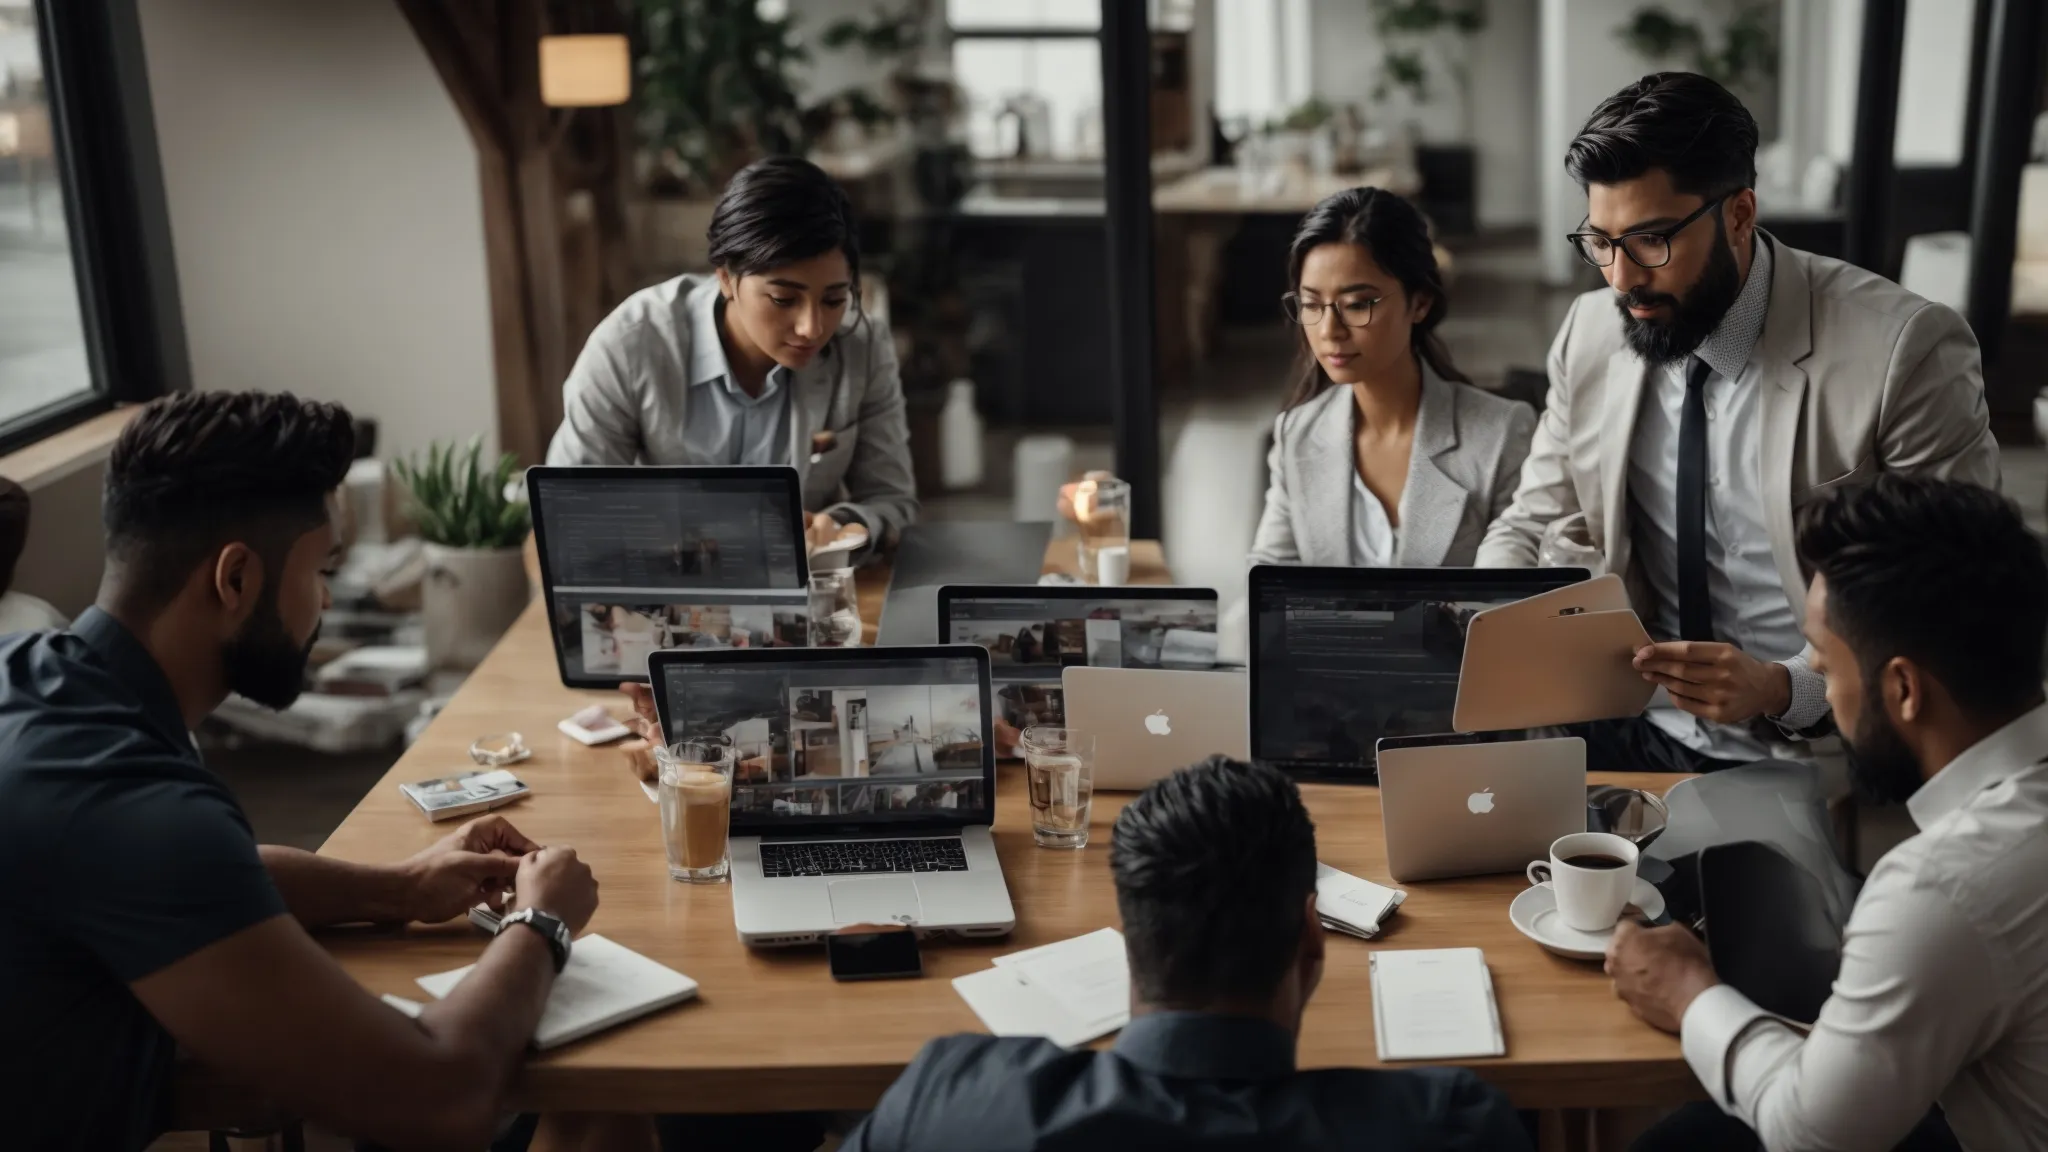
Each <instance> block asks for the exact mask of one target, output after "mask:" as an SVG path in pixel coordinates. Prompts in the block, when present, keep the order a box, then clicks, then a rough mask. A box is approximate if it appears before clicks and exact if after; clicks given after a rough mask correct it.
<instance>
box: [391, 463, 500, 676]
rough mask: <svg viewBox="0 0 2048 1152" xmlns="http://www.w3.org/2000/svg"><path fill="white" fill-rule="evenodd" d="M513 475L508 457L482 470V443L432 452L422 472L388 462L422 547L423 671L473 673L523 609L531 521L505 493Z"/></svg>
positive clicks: (413, 466) (420, 468)
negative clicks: (425, 668) (402, 490)
mask: <svg viewBox="0 0 2048 1152" xmlns="http://www.w3.org/2000/svg"><path fill="white" fill-rule="evenodd" d="M518 467H519V464H518V460H517V459H516V458H515V457H514V456H513V455H512V454H511V453H510V452H507V453H505V454H504V455H502V456H500V457H498V461H497V463H496V465H495V466H491V467H486V466H485V464H484V462H483V437H481V436H475V437H471V438H470V441H469V445H468V447H467V449H463V448H458V447H456V446H454V445H452V444H442V443H438V442H437V443H434V444H431V445H429V446H428V448H427V458H426V462H425V463H424V464H423V463H421V462H420V461H419V459H418V457H416V456H415V457H410V458H408V459H405V460H397V461H393V462H392V465H391V468H392V471H393V473H395V474H396V475H397V477H398V480H399V483H401V484H403V485H404V486H405V489H406V491H407V494H408V496H409V497H410V501H409V505H410V509H409V510H410V513H411V516H412V520H413V523H414V525H415V526H416V527H417V528H418V529H419V534H420V539H421V540H422V541H423V542H424V543H425V545H426V548H425V551H426V564H427V574H426V580H425V586H424V588H423V589H422V590H421V595H420V600H421V604H420V616H421V623H422V624H423V625H424V628H425V631H426V644H427V663H428V666H429V667H433V668H457V669H467V668H474V667H476V665H477V662H478V661H480V660H482V659H483V658H484V656H485V655H486V654H487V653H489V652H490V650H491V647H492V645H494V644H496V643H497V642H498V637H500V636H502V635H504V634H505V629H507V628H509V627H511V626H512V621H513V620H515V619H517V618H518V616H519V613H520V611H521V610H522V609H524V608H525V607H526V601H527V597H528V588H527V583H526V565H525V563H524V554H523V545H524V543H525V540H526V534H527V530H528V528H529V527H530V526H531V523H532V516H531V513H530V511H529V509H528V508H527V506H526V502H525V501H524V500H521V499H519V498H518V497H517V496H515V495H514V494H513V492H512V488H513V477H514V475H515V473H516V472H517V471H518Z"/></svg>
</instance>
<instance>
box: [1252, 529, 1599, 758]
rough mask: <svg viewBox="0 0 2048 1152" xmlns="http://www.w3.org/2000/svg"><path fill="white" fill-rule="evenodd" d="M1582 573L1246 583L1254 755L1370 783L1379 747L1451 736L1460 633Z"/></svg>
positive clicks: (1429, 571) (1273, 573)
mask: <svg viewBox="0 0 2048 1152" xmlns="http://www.w3.org/2000/svg"><path fill="white" fill-rule="evenodd" d="M1584 579H1586V572H1585V570H1584V569H1580V568H1532V569H1508V568H1295V567H1279V566H1265V565H1262V566H1260V567H1257V568H1254V569H1252V574H1251V592H1250V595H1251V610H1252V642H1251V692H1252V723H1251V730H1252V756H1253V758H1254V759H1257V760H1260V761H1264V762H1268V763H1272V764H1274V765H1276V766H1277V767H1280V768H1284V769H1286V770H1288V771H1290V772H1294V773H1296V774H1298V775H1302V776H1308V777H1315V778H1324V779H1348V780H1354V781H1359V782H1363V783H1370V782H1371V781H1372V780H1373V779H1374V778H1375V763H1376V757H1375V754H1374V747H1375V746H1376V745H1377V744H1378V743H1379V741H1380V740H1381V739H1382V738H1384V737H1399V736H1421V735H1428V734H1431V733H1441V732H1449V731H1451V730H1452V729H1451V710H1452V708H1453V707H1454V706H1455V705H1456V703H1457V699H1458V669H1459V666H1460V665H1461V664H1462V663H1463V661H1464V658H1465V627H1466V625H1467V624H1468V623H1469V622H1470V621H1471V619H1472V617H1473V616H1474V615H1476V614H1477V613H1479V612H1480V611H1483V610H1484V609H1487V608H1492V607H1495V606H1497V605H1501V604H1511V603H1513V602H1515V601H1517V600H1522V599H1526V598H1527V597H1530V596H1534V595H1536V594H1537V593H1539V592H1548V591H1550V590H1552V589H1554V588H1562V587H1564V586H1566V585H1568V584H1576V583H1578V582H1580V581H1582V580H1584Z"/></svg>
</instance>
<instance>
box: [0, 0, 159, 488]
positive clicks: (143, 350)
mask: <svg viewBox="0 0 2048 1152" xmlns="http://www.w3.org/2000/svg"><path fill="white" fill-rule="evenodd" d="M136 5H137V0H95V2H93V3H83V4H81V3H77V2H76V0H31V4H30V7H31V8H32V9H33V10H34V12H35V18H36V38H37V47H38V49H39V50H40V52H41V53H42V65H43V93H44V99H45V100H46V101H47V102H48V106H49V114H50V132H51V137H52V142H53V150H54V151H55V153H56V169H57V173H58V180H59V182H60V185H61V187H62V189H63V196H64V216H65V224H66V231H67V232H68V234H69V235H68V239H69V241H70V246H71V266H72V274H73V277H74V279H75V281H76V284H77V290H78V306H79V317H80V321H81V327H82V329H83V332H84V336H85V355H86V363H87V366H88V369H89V370H90V372H91V376H92V389H91V391H89V392H86V393H85V394H83V395H77V396H68V397H65V398H64V399H62V400H57V401H53V402H51V403H49V404H45V405H43V406H41V407H38V408H35V409H32V410H30V411H28V412H25V413H22V414H20V415H18V416H15V417H13V418H11V419H8V420H6V421H4V422H0V452H10V451H13V450H14V449H17V448H20V447H22V446H24V445H27V444H31V443H34V442H35V441H37V440H41V439H43V438H45V437H47V436H50V435H52V434H54V433H57V432H60V431H63V430H64V429H66V428H69V427H71V426H73V425H75V424H79V423H82V422H84V421H86V420H89V419H91V418H92V417H94V416H97V415H99V414H101V413H103V412H107V411H110V410H111V409H113V408H114V407H115V406H117V405H120V404H128V403H138V402H142V401H146V400H150V399H153V398H154V397H157V396H161V395H163V394H165V393H167V392H174V391H182V390H184V389H187V388H189V387H191V367H190V364H189V361H188V356H187V351H186V346H185V329H184V317H183V313H182V311H181V308H180V305H179V301H178V278H177V267H176V264H175V262H174V260H173V257H172V250H171V229H170V216H169V213H168V210H167V208H166V205H165V200H164V188H163V171H162V165H161V163H160V161H159V157H158V152H157V141H156V118H155V113H154V111H153V110H152V108H151V106H150V100H149V78H148V68H147V63H146V59H145V57H144V55H143V48H142V29H141V23H140V20H139V18H138V15H137V9H136Z"/></svg>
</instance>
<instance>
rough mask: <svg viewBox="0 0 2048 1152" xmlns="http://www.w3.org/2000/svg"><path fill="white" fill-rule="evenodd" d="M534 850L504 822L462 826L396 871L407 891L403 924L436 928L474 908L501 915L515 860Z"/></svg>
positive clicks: (491, 820)
mask: <svg viewBox="0 0 2048 1152" xmlns="http://www.w3.org/2000/svg"><path fill="white" fill-rule="evenodd" d="M539 847H540V845H538V844H535V843H534V842H533V841H531V840H529V839H527V838H526V836H525V835H524V834H522V833H521V832H520V831H519V829H517V828H514V827H513V826H512V824H511V822H510V821H508V820H506V819H505V818H504V817H503V816H496V815H493V816H485V817H483V818H481V819H477V820H472V821H470V822H469V823H467V824H464V825H463V826H462V827H460V828H457V829H456V830H455V831H454V832H452V833H450V834H449V835H448V836H447V837H445V838H444V839H442V840H441V841H440V842H439V843H437V844H435V845H434V846H433V847H431V848H428V849H426V850H425V851H423V852H421V853H420V854H419V855H417V856H414V857H412V858H411V859H409V860H407V861H406V862H405V863H403V864H401V865H399V868H400V869H401V871H402V872H403V873H404V874H405V875H406V876H407V877H408V878H409V880H410V887H411V893H410V899H409V900H408V901H407V905H406V918H407V919H409V920H418V921H420V922H421V923H424V924H438V923H440V922H441V921H443V920H452V919H454V918H455V917H457V916H460V915H462V914H463V913H464V912H467V911H468V910H469V909H470V908H472V907H474V906H475V905H477V904H479V903H484V904H489V905H490V906H491V907H492V908H498V909H502V908H503V906H504V903H505V900H504V894H505V891H506V890H507V889H509V888H511V887H512V881H513V879H514V877H516V876H517V875H518V873H519V860H520V857H522V856H524V855H526V854H527V853H529V852H533V851H535V850H537V849H538V848H539Z"/></svg>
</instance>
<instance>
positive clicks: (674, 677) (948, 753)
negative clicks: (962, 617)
mask: <svg viewBox="0 0 2048 1152" xmlns="http://www.w3.org/2000/svg"><path fill="white" fill-rule="evenodd" d="M652 666H653V668H654V669H655V672H656V676H657V684H658V685H659V689H658V691H657V693H656V695H657V710H658V711H659V713H660V717H661V724H662V731H663V732H664V733H665V734H666V736H667V738H668V739H669V740H670V741H671V742H673V741H677V740H691V739H703V738H706V737H716V736H723V737H725V738H726V739H729V740H731V741H732V743H733V747H734V754H735V757H736V759H737V762H738V763H737V767H736V768H735V770H734V773H733V802H732V823H733V831H734V832H735V833H752V834H772V833H773V831H774V830H775V829H777V828H793V827H801V826H807V825H817V824H870V823H874V824H883V823H892V822H898V821H904V822H910V821H926V822H932V821H939V822H947V823H954V824H977V823H979V824H989V823H992V822H993V820H994V808H993V803H994V795H995V758H994V755H993V754H992V753H991V752H990V750H989V711H988V664H987V660H986V657H985V656H984V654H983V653H982V652H980V651H979V650H977V649H973V648H960V647H956V648H905V649H876V648H867V649H861V648H837V649H798V650H793V651H779V650H762V649H756V650H753V651H726V652H701V653H699V652H664V653H660V654H659V655H657V656H656V657H654V659H653V662H652Z"/></svg>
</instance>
